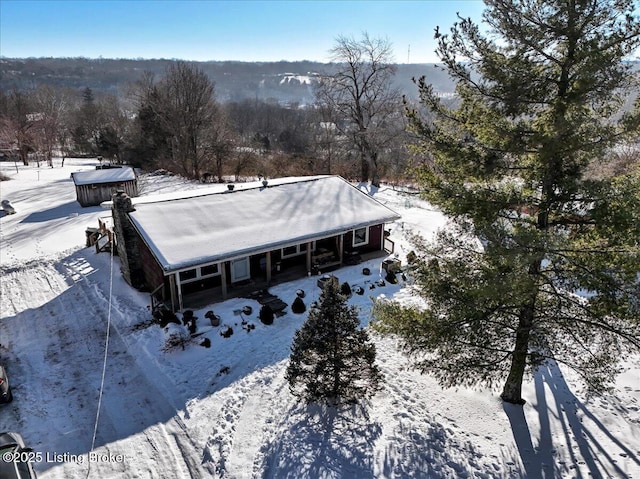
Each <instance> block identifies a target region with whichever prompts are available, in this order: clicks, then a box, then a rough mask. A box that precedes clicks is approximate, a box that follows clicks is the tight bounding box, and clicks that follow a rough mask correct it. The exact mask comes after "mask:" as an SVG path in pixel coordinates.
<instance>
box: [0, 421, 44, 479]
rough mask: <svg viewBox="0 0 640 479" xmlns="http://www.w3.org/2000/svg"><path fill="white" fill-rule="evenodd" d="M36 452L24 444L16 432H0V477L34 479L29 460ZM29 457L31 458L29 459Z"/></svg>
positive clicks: (6, 478) (34, 475)
mask: <svg viewBox="0 0 640 479" xmlns="http://www.w3.org/2000/svg"><path fill="white" fill-rule="evenodd" d="M36 454H37V453H35V452H33V449H31V448H29V447H26V446H25V445H24V440H23V439H22V436H20V434H18V433H17V432H3V433H0V477H2V479H35V477H36V472H35V471H34V470H33V466H32V465H31V462H32V461H33V460H34V458H35V457H37V455H36ZM30 459H31V460H30Z"/></svg>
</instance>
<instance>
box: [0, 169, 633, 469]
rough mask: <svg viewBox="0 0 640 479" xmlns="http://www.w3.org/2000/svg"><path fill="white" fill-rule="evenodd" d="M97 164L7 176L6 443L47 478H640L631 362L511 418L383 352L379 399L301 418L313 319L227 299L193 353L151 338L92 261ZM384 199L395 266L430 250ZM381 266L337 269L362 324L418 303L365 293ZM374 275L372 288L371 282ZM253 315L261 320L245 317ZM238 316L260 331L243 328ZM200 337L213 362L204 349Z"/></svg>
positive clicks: (425, 226) (408, 219) (203, 326)
mask: <svg viewBox="0 0 640 479" xmlns="http://www.w3.org/2000/svg"><path fill="white" fill-rule="evenodd" d="M93 164H94V162H92V161H91V160H67V161H66V162H65V166H64V167H61V166H60V162H59V161H56V162H55V168H46V167H43V168H42V169H40V170H38V169H37V168H36V167H35V166H33V167H32V166H29V167H22V166H19V167H18V169H19V172H16V169H15V166H14V165H13V164H7V163H3V164H0V168H1V172H2V173H4V174H6V175H8V176H10V177H11V178H12V180H11V181H4V182H2V183H0V192H1V195H0V196H1V198H0V199H10V200H11V202H12V204H13V205H14V207H15V208H16V210H17V213H16V214H15V215H5V216H2V215H3V213H2V212H0V216H2V217H0V248H1V249H0V261H1V264H0V273H1V275H2V276H1V279H0V281H1V300H0V301H1V302H0V314H1V318H2V319H1V321H0V360H1V361H2V363H3V364H4V365H5V367H6V368H7V370H8V373H9V376H10V380H11V382H12V386H13V390H14V398H15V399H14V402H13V403H11V404H9V405H5V406H2V407H0V430H12V431H17V432H19V433H20V434H22V436H23V437H24V438H25V441H26V442H27V444H28V445H29V446H31V447H33V448H34V451H35V452H39V453H41V456H40V460H39V461H37V462H36V464H35V467H36V470H37V472H38V477H40V478H45V479H53V478H60V479H69V478H85V477H92V478H163V479H164V478H189V477H194V478H199V477H220V478H237V479H244V478H258V477H260V478H277V479H280V478H290V479H297V478H309V479H312V478H458V477H469V478H471V477H479V478H512V477H525V476H526V477H530V478H538V477H563V478H565V477H566V478H570V477H571V478H573V477H575V478H586V477H636V478H640V377H639V374H638V373H639V371H640V359H639V358H637V357H632V358H626V359H627V364H628V365H629V369H628V370H627V371H626V372H625V373H624V374H623V375H622V376H621V377H620V378H619V381H618V384H617V389H616V391H615V394H614V395H610V396H609V395H608V396H603V397H598V398H591V399H589V398H587V397H585V395H584V393H583V392H582V390H581V389H580V387H579V386H578V385H577V383H576V382H575V381H572V380H571V379H570V377H569V376H568V375H564V374H563V373H562V372H561V371H560V370H559V369H558V368H557V367H549V368H545V369H544V370H542V371H540V372H539V373H538V374H537V375H536V377H535V378H534V379H533V380H531V381H530V382H528V383H527V384H526V387H525V391H524V395H525V398H526V399H527V401H528V402H527V404H526V405H525V406H524V407H523V408H521V407H517V406H510V405H504V404H502V403H501V401H500V400H499V398H498V392H497V391H487V390H471V389H462V388H461V389H458V390H443V389H441V388H440V387H439V386H438V385H437V384H436V383H435V381H434V380H433V379H432V378H430V377H428V376H422V375H420V374H418V373H416V372H414V371H412V370H411V369H410V368H409V367H408V363H407V360H406V359H405V358H404V357H403V356H402V355H401V354H399V353H398V352H397V350H396V347H395V344H394V342H393V341H392V340H391V339H388V338H378V337H376V338H375V341H376V345H377V350H378V356H377V357H378V364H379V366H380V367H381V369H382V371H383V372H384V374H385V377H386V382H385V386H384V389H383V390H382V391H381V392H380V393H379V394H378V395H377V396H375V397H374V398H373V399H372V400H371V401H370V402H369V403H367V404H362V405H360V406H358V407H354V408H352V409H350V410H347V411H342V412H340V413H336V412H334V411H331V410H326V409H322V408H319V407H306V406H304V405H301V404H299V403H298V402H297V401H296V400H295V399H294V398H293V397H292V396H291V395H290V394H289V392H288V389H287V386H286V383H285V381H284V377H283V376H284V369H285V367H286V362H287V357H288V354H289V347H290V344H291V340H292V338H293V334H294V332H295V330H296V329H297V328H298V327H300V325H301V324H302V322H303V321H304V317H303V316H297V315H294V314H293V313H291V312H289V313H288V314H286V315H285V316H283V317H281V318H278V319H276V321H275V323H274V324H273V325H271V326H265V325H263V324H262V323H260V321H259V320H257V317H256V313H257V310H258V307H257V303H254V302H252V301H250V300H246V299H233V300H229V301H227V302H225V303H220V304H215V305H212V306H210V307H208V308H204V309H203V310H199V311H196V316H198V317H199V318H200V319H199V321H198V326H199V332H202V333H203V334H202V335H201V336H200V337H198V338H197V339H196V340H193V342H192V343H190V344H188V345H187V347H186V348H185V349H184V350H182V349H177V350H172V351H169V352H166V351H163V347H164V344H165V340H166V334H165V332H163V331H162V330H161V329H160V328H159V327H157V326H148V325H147V324H146V323H145V322H147V321H148V320H149V319H150V314H149V311H148V296H147V295H145V294H141V293H139V292H137V291H135V290H132V289H131V288H129V287H128V286H127V285H126V283H124V281H123V280H122V278H121V276H120V274H119V264H118V259H117V258H114V260H113V275H111V271H112V269H111V262H110V260H111V256H110V255H109V254H107V253H102V254H96V253H95V252H94V250H93V249H92V248H86V247H84V242H85V229H86V227H88V226H96V225H97V219H98V217H101V216H106V215H108V211H105V210H102V209H100V208H98V207H94V208H81V207H80V206H79V205H78V203H77V202H76V201H75V192H74V187H73V183H72V181H71V179H70V173H71V172H73V171H80V170H84V169H90V168H93ZM141 181H142V194H144V195H149V194H156V193H163V192H167V191H175V189H176V188H177V187H178V184H180V185H179V186H180V187H181V188H198V187H200V186H201V185H197V184H191V183H188V182H185V181H184V180H181V179H178V178H175V177H166V176H153V175H144V176H143V177H142V179H141ZM375 198H377V199H378V200H379V201H381V202H383V203H385V204H387V205H389V206H390V207H391V208H393V209H395V210H396V211H397V212H399V213H400V214H401V215H402V216H403V219H402V220H401V221H400V222H398V223H397V224H395V225H392V239H394V240H396V244H397V253H398V254H399V256H400V258H403V257H404V255H405V254H406V253H407V252H408V249H409V247H408V246H407V243H406V240H405V238H404V235H405V233H407V232H409V231H414V232H421V233H422V234H425V235H429V234H431V233H432V232H433V231H434V230H435V228H437V227H438V226H439V225H441V224H442V222H443V219H442V217H441V215H440V214H438V213H437V212H436V211H434V210H433V209H431V208H430V207H429V205H427V204H425V203H424V202H422V201H420V200H418V199H416V198H415V197H412V196H402V195H400V194H398V193H396V192H394V191H392V190H391V189H388V188H381V189H380V190H379V191H377V192H376V193H375ZM380 262H381V260H380V259H378V260H376V261H370V262H368V263H365V264H361V265H358V266H354V267H349V268H343V269H341V270H338V271H337V272H336V275H337V276H338V277H339V279H340V281H341V282H342V281H349V282H350V283H351V284H352V285H361V286H364V287H365V290H366V294H365V295H363V296H357V295H354V297H353V298H352V299H351V300H350V302H351V304H354V305H356V306H357V307H358V308H359V309H360V311H361V320H362V322H363V324H367V322H368V321H369V309H370V305H371V296H376V297H378V296H381V295H385V296H386V297H394V298H397V299H401V300H404V301H410V300H412V297H411V295H410V293H409V290H408V288H407V287H406V285H402V284H400V285H394V286H391V285H386V286H384V287H378V288H375V289H373V290H371V289H369V286H370V284H371V283H372V282H374V281H375V280H377V279H378V276H377V274H378V272H379V271H380ZM365 266H368V267H369V268H370V269H371V270H372V271H373V272H374V275H372V276H369V277H365V276H363V275H362V273H361V271H362V268H363V267H365ZM110 277H112V278H113V282H112V283H110ZM367 281H369V282H368V283H367ZM315 283H316V278H305V279H302V280H300V281H296V282H292V283H289V284H286V285H280V286H278V287H275V288H273V290H272V292H273V293H275V294H277V295H279V296H280V297H281V298H282V299H283V300H285V301H287V302H288V303H290V302H291V301H292V300H293V299H294V296H295V291H296V290H297V289H304V290H305V292H306V293H307V296H306V298H305V300H306V301H307V304H309V302H311V301H313V300H314V299H316V298H317V297H318V294H319V290H318V288H317V286H316V284H315ZM110 290H111V291H112V294H111V295H110V294H109V293H110ZM109 298H111V308H109ZM246 305H250V306H253V311H254V314H253V315H252V316H251V317H249V318H243V317H242V316H240V315H237V314H236V313H235V312H234V311H237V310H239V309H241V308H242V307H243V306H246ZM208 309H213V310H214V311H215V312H216V314H218V315H220V316H221V317H222V322H223V324H226V325H230V326H232V327H233V329H234V331H235V333H234V334H233V335H232V336H231V337H230V338H228V339H224V338H222V337H221V336H220V335H219V328H211V327H210V326H208V325H207V321H206V320H205V319H204V313H205V311H206V310H208ZM243 319H246V320H248V322H250V323H253V324H254V325H255V330H252V331H250V332H247V331H245V330H244V329H243V328H242V320H243ZM108 320H110V321H111V330H110V335H109V349H108V361H107V367H106V381H105V388H104V395H103V399H102V407H101V413H100V420H99V423H98V426H97V435H96V442H95V448H94V450H93V451H91V443H92V437H93V433H94V422H95V418H96V410H97V406H98V392H99V388H100V378H101V374H102V366H103V355H104V346H105V337H106V330H107V327H106V326H107V321H108ZM205 337H208V338H210V340H211V343H212V347H211V348H210V349H207V348H204V347H202V346H200V345H199V344H198V343H199V342H200V341H201V340H202V339H203V338H205ZM89 459H91V460H89Z"/></svg>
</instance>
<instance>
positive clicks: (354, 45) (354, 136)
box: [316, 33, 400, 186]
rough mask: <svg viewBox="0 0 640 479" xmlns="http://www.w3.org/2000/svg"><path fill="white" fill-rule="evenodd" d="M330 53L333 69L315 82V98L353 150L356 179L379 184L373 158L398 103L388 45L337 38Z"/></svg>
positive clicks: (390, 133) (388, 131)
mask: <svg viewBox="0 0 640 479" xmlns="http://www.w3.org/2000/svg"><path fill="white" fill-rule="evenodd" d="M330 54H331V59H332V61H333V62H335V63H336V67H337V69H336V71H335V72H334V73H331V74H328V75H325V76H324V77H323V78H322V79H321V81H320V82H319V85H318V87H317V89H316V99H317V101H318V103H319V104H320V105H322V106H323V107H325V108H328V109H330V110H332V111H334V112H335V116H336V118H337V121H336V125H337V127H338V129H339V130H340V133H341V134H342V136H343V138H345V139H348V141H349V142H350V144H351V145H352V146H353V147H354V148H355V149H356V151H357V152H358V155H359V157H360V165H361V171H360V178H361V180H362V181H368V180H371V182H372V184H373V185H374V186H379V184H380V178H379V172H378V162H379V156H380V153H381V152H382V150H383V149H384V148H385V144H386V143H387V142H388V141H389V139H390V138H391V137H393V136H395V132H394V128H393V117H394V116H396V115H397V114H398V105H399V103H400V94H399V93H398V91H397V90H396V89H395V88H393V87H392V79H393V75H394V74H395V71H396V68H395V66H394V65H393V63H392V60H393V58H392V49H391V44H390V43H389V42H388V41H387V40H383V39H377V38H371V37H369V35H368V34H367V33H364V34H363V36H362V38H361V39H360V40H356V39H354V38H351V37H344V36H340V37H338V38H337V40H336V45H335V46H334V47H333V48H332V49H331V51H330Z"/></svg>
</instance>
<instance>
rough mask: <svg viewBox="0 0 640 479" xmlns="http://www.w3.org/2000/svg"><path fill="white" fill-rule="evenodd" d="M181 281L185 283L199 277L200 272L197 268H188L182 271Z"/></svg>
mask: <svg viewBox="0 0 640 479" xmlns="http://www.w3.org/2000/svg"><path fill="white" fill-rule="evenodd" d="M179 276H180V282H181V283H185V282H187V281H190V280H194V279H196V278H197V277H198V272H197V271H196V270H195V269H188V270H187V271H180V273H179Z"/></svg>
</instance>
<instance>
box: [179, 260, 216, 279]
mask: <svg viewBox="0 0 640 479" xmlns="http://www.w3.org/2000/svg"><path fill="white" fill-rule="evenodd" d="M209 266H215V267H216V272H215V273H209V274H202V268H206V267H209ZM193 270H195V272H196V275H195V276H194V277H193V278H189V279H182V278H181V277H180V274H181V273H184V272H186V271H193ZM220 274H221V273H220V263H212V264H207V265H204V266H197V267H195V268H190V269H183V270H182V271H178V279H179V281H180V284H186V283H193V282H195V281H200V280H201V279H205V278H213V277H215V276H220Z"/></svg>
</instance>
